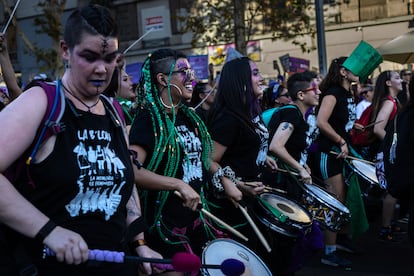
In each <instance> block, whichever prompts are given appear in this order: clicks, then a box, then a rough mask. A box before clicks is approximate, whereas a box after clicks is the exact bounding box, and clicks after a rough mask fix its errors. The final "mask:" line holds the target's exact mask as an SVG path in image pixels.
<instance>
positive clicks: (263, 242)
mask: <svg viewBox="0 0 414 276" xmlns="http://www.w3.org/2000/svg"><path fill="white" fill-rule="evenodd" d="M232 201H233V203H234V205H235V206H236V208H239V209H240V211H241V212H242V214H243V215H244V217H245V218H246V220H247V222H249V224H250V226H251V227H252V228H253V230H254V232H255V233H256V235H257V237H258V238H259V240H260V242H261V243H262V244H263V246H264V247H265V248H266V250H267V252H270V251H272V248H270V245H269V243H268V242H267V241H266V239H265V237H264V236H263V234H262V233H261V232H260V230H259V228H258V227H257V225H256V224H255V223H254V221H253V219H252V218H251V217H250V215H249V213H248V212H247V207H245V206H241V204H240V203H238V202H236V201H234V200H232Z"/></svg>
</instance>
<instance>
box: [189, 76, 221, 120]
mask: <svg viewBox="0 0 414 276" xmlns="http://www.w3.org/2000/svg"><path fill="white" fill-rule="evenodd" d="M216 93H217V88H216V87H212V86H211V85H210V84H209V83H203V82H198V83H197V84H196V86H195V87H194V92H193V97H192V98H191V102H190V106H191V107H193V108H194V109H195V111H196V113H197V114H198V116H200V118H201V119H202V120H203V122H206V120H207V112H208V110H209V109H210V107H211V105H212V104H213V102H214V98H215V97H216Z"/></svg>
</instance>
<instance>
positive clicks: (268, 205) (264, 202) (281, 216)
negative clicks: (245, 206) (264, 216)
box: [257, 196, 287, 222]
mask: <svg viewBox="0 0 414 276" xmlns="http://www.w3.org/2000/svg"><path fill="white" fill-rule="evenodd" d="M257 199H258V200H259V201H260V202H261V203H262V204H263V205H265V206H266V208H268V209H269V210H270V211H271V212H272V214H273V215H274V216H275V217H277V218H278V219H279V220H280V221H281V222H285V221H286V219H287V216H285V215H284V214H282V213H281V212H280V211H279V210H277V209H276V208H274V207H273V206H272V205H271V204H269V203H268V202H267V201H266V200H264V199H262V198H261V197H260V196H258V197H257Z"/></svg>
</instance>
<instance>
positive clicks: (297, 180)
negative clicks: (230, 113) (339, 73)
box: [264, 71, 321, 275]
mask: <svg viewBox="0 0 414 276" xmlns="http://www.w3.org/2000/svg"><path fill="white" fill-rule="evenodd" d="M287 87H288V91H289V92H288V93H289V95H290V98H291V99H292V101H293V102H292V104H291V105H285V106H284V107H282V108H280V109H279V110H277V111H276V112H274V113H273V115H272V117H271V119H270V122H269V125H268V129H269V133H270V137H271V139H270V141H269V155H270V156H273V157H274V158H275V159H276V160H277V165H278V167H279V168H281V169H285V170H289V171H292V172H298V173H299V176H293V175H290V174H287V173H284V172H275V173H269V171H265V173H264V174H265V178H266V181H268V182H269V183H267V182H265V184H268V185H271V186H274V187H276V188H279V189H282V190H285V191H287V193H286V194H284V195H283V197H286V199H288V200H290V201H292V200H293V201H294V202H298V203H300V202H301V196H302V193H303V191H304V190H303V187H302V184H301V183H308V184H311V183H312V178H311V171H310V169H309V167H308V165H307V155H308V154H307V148H308V147H309V146H310V145H311V143H312V142H313V140H314V138H315V137H313V136H312V134H313V133H314V131H313V130H314V128H315V127H316V122H315V125H314V126H308V123H307V122H306V121H305V114H306V112H307V111H308V110H309V109H310V108H312V107H314V106H316V105H318V100H319V94H320V93H321V92H320V90H319V81H318V79H317V75H316V73H313V72H309V71H306V72H303V73H296V74H293V75H292V76H290V77H289V79H288V81H287ZM291 204H292V206H295V205H294V203H291ZM296 207H298V209H297V210H295V213H296V214H297V213H300V212H301V210H300V205H297V206H296ZM305 213H307V212H305ZM286 214H288V213H286ZM292 218H293V217H292ZM302 219H303V220H302V221H300V222H303V221H305V220H306V219H305V218H302ZM308 220H309V222H310V221H311V217H310V215H309V217H308ZM281 234H282V235H275V233H269V236H270V239H269V240H271V241H272V244H273V248H274V250H273V251H272V253H271V254H269V255H268V256H267V257H268V258H270V259H271V260H272V261H271V262H270V261H268V263H271V269H272V271H273V272H274V273H275V275H292V274H293V273H294V271H295V270H297V269H299V268H300V266H301V265H303V260H301V258H302V259H303V258H304V256H303V252H296V251H295V250H294V248H295V245H299V243H301V242H302V241H303V240H302V239H301V238H293V237H290V236H287V235H285V236H283V234H284V232H283V231H282V232H281ZM288 234H292V233H289V232H288ZM307 250H313V249H310V248H309V249H307Z"/></svg>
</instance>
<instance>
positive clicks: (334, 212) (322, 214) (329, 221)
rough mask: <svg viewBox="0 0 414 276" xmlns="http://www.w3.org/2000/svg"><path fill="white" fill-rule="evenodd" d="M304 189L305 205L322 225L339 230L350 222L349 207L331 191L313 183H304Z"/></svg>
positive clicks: (303, 200)
mask: <svg viewBox="0 0 414 276" xmlns="http://www.w3.org/2000/svg"><path fill="white" fill-rule="evenodd" d="M303 189H304V193H303V195H302V202H303V204H304V206H306V208H307V210H308V211H309V213H310V214H311V215H312V216H313V218H314V219H315V220H317V221H319V222H320V223H321V225H322V226H324V227H326V228H328V229H329V230H331V231H334V232H337V231H339V230H340V229H341V227H342V225H344V224H346V223H348V222H349V219H350V216H351V215H350V212H349V209H348V208H347V207H346V206H345V205H343V204H342V203H341V202H340V201H339V200H337V199H336V198H335V197H333V196H332V195H331V194H330V193H328V192H327V191H325V190H323V189H322V188H320V187H318V186H316V185H312V184H303Z"/></svg>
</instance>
